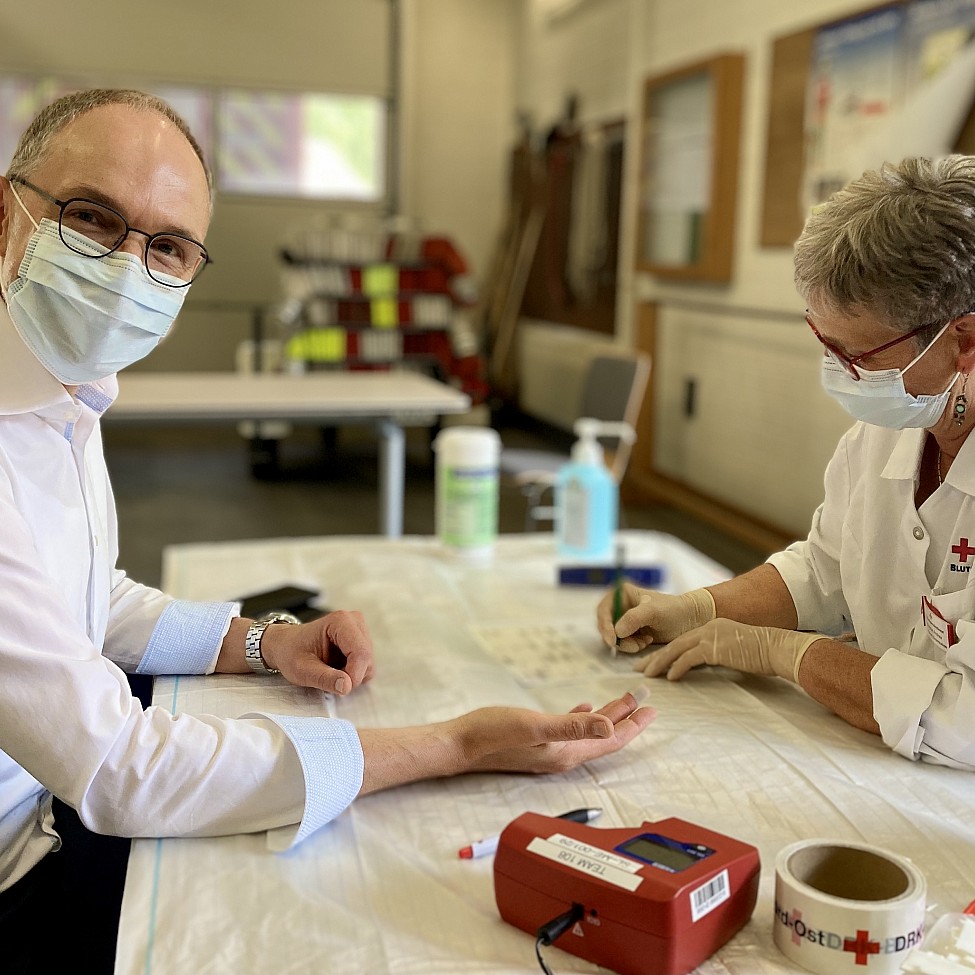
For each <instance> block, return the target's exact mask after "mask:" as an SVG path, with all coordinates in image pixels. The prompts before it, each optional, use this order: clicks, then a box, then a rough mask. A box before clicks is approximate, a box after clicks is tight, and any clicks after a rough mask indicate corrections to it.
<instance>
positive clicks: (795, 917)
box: [789, 908, 802, 945]
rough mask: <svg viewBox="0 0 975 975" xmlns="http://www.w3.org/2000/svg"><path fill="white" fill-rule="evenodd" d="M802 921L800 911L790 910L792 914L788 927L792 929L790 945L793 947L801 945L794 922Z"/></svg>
mask: <svg viewBox="0 0 975 975" xmlns="http://www.w3.org/2000/svg"><path fill="white" fill-rule="evenodd" d="M801 920H802V911H800V910H797V909H796V908H793V909H792V913H791V914H790V915H789V927H790V928H792V943H793V944H794V945H801V944H802V938H800V937H799V935H798V934H797V933H796V921H801Z"/></svg>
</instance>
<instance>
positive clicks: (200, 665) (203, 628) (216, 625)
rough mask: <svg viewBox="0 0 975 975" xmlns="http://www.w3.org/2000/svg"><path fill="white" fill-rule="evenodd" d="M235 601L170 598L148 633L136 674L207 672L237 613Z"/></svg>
mask: <svg viewBox="0 0 975 975" xmlns="http://www.w3.org/2000/svg"><path fill="white" fill-rule="evenodd" d="M238 612H239V610H238V604H237V603H196V602H190V601H189V600H186V599H176V600H173V602H171V603H170V604H169V605H168V606H167V607H166V608H165V609H164V610H163V611H162V614H161V615H160V617H159V620H158V621H157V622H156V626H155V628H154V629H153V631H152V636H151V637H149V644H148V646H147V647H146V652H145V654H143V657H142V660H141V661H140V662H139V666H138V667H137V668H136V671H135V672H136V673H137V674H152V675H153V676H156V675H159V674H210V673H212V672H213V668H214V667H215V666H216V662H217V656H218V654H219V653H220V645H221V644H222V643H223V638H224V637H225V636H226V635H227V630H229V629H230V621H231V620H232V619H233V618H234V617H235V616H237V615H238Z"/></svg>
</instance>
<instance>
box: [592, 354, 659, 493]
mask: <svg viewBox="0 0 975 975" xmlns="http://www.w3.org/2000/svg"><path fill="white" fill-rule="evenodd" d="M649 378H650V357H649V356H648V355H646V354H645V353H643V352H634V353H629V354H621V355H612V356H595V357H594V358H593V359H592V361H591V362H590V363H589V371H588V372H587V374H586V379H585V383H584V384H583V389H582V403H581V408H580V410H579V416H591V417H593V418H595V419H597V420H612V421H617V422H618V421H621V420H622V421H624V422H626V423H629V424H630V426H631V427H633V428H634V429H636V422H637V418H638V417H639V415H640V406H641V405H642V403H643V394H644V393H645V392H646V388H647V381H648V379H649ZM600 442H601V443H602V445H603V448H604V449H605V450H606V464H607V466H608V467H609V469H610V471H611V472H612V474H613V478H614V480H615V481H616V483H617V484H618V483H619V482H620V481H621V480H622V479H623V475H624V474H625V473H626V465H627V464H628V463H629V461H630V445H629V444H628V443H626V442H625V441H624V442H620V439H619V438H618V437H600Z"/></svg>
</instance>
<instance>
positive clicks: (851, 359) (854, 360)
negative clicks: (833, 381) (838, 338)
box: [806, 308, 943, 382]
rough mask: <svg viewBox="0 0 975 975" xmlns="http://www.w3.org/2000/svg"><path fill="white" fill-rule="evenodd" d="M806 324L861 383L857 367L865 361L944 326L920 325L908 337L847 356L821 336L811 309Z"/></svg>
mask: <svg viewBox="0 0 975 975" xmlns="http://www.w3.org/2000/svg"><path fill="white" fill-rule="evenodd" d="M806 324H807V325H808V326H809V327H810V328H811V329H812V330H813V335H815V336H816V338H817V339H819V341H820V342H822V344H823V347H824V348H825V349H826V353H827V354H828V355H829V356H830V358H832V359H833V361H834V362H836V363H838V364H839V365H841V366H842V367H843V368H844V369H845V370H846V372H847V374H848V375H850V376H851V377H852V378H853V379H855V380H856V381H857V382H859V381H860V373H859V372H857V366H858V365H860V363H861V362H863V360H864V359H869V358H870V356H872V355H876V354H877V353H878V352H884V351H885V350H887V349H892V348H893V347H894V346H895V345H900V343H901V342H906V341H907V340H908V339H912V338H914V336H915V335H920V334H921V333H922V332H925V331H927V330H928V329H931V328H934V327H936V326H937V325H940V324H943V323H941V322H928V323H927V324H926V325H919V326H918V327H917V328H916V329H914V331H913V332H908V333H907V334H906V335H899V336H898V337H897V338H896V339H894V340H893V341H892V342H885V343H884V344H883V345H878V346H877V348H875V349H870V350H869V351H868V352H861V353H860V354H859V355H852V356H851V355H847V354H846V353H845V352H840V350H839V349H838V348H836V346H835V345H833V344H832V342H829V341H828V340H827V339H824V338H823V336H822V335H820V334H819V329H818V328H816V326H815V325H814V324H813V323H812V321H811V320H810V318H809V309H808V308H807V309H806Z"/></svg>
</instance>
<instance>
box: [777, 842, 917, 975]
mask: <svg viewBox="0 0 975 975" xmlns="http://www.w3.org/2000/svg"><path fill="white" fill-rule="evenodd" d="M924 897H925V882H924V876H923V874H922V873H921V872H920V871H919V870H918V869H917V867H915V866H914V864H913V863H911V861H910V860H907V859H906V858H904V857H901V856H897V855H896V854H894V853H888V852H887V851H886V850H880V849H877V848H876V847H872V846H861V845H858V844H855V843H842V842H834V841H824V840H802V841H800V842H798V843H793V844H792V845H791V846H787V847H786V848H785V849H784V850H782V851H781V852H780V853H779V855H778V857H777V858H776V861H775V919H774V923H773V932H774V938H775V944H776V946H777V947H778V949H779V950H780V951H781V952H782V953H783V954H784V955H785V956H786V957H787V958H789V959H790V960H791V961H793V962H795V963H796V964H797V965H801V966H802V967H803V968H807V969H809V971H811V972H818V973H820V975H842V973H844V972H849V973H850V975H856V973H863V972H868V973H871V975H888V973H889V975H896V973H898V972H900V970H901V963H902V962H903V961H904V959H905V958H906V957H907V954H908V953H909V952H910V951H911V950H912V949H913V948H915V947H916V946H917V945H919V944H920V943H921V939H922V938H923V936H924V907H925V905H924Z"/></svg>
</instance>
